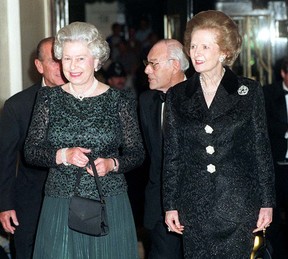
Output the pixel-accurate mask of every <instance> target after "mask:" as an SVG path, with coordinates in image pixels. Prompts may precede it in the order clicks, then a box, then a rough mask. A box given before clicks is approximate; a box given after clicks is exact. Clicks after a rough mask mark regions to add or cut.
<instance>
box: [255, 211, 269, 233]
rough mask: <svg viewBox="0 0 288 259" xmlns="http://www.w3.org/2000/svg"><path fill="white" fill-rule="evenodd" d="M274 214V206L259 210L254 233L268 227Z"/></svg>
mask: <svg viewBox="0 0 288 259" xmlns="http://www.w3.org/2000/svg"><path fill="white" fill-rule="evenodd" d="M272 215H273V209H272V208H261V209H260V211H259V216H258V221H257V228H256V229H254V230H253V233H255V232H258V231H260V230H263V229H266V228H268V227H269V226H270V223H271V222H272Z"/></svg>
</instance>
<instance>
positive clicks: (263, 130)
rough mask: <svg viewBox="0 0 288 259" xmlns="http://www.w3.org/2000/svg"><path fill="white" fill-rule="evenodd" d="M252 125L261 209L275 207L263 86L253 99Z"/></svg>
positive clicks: (272, 169) (257, 89)
mask: <svg viewBox="0 0 288 259" xmlns="http://www.w3.org/2000/svg"><path fill="white" fill-rule="evenodd" d="M252 113H253V114H252V123H253V127H254V137H255V150H256V155H255V158H256V161H255V162H256V168H257V169H258V181H259V185H260V199H261V207H262V208H267V207H274V206H275V190H274V168H273V160H272V155H271V147H270V142H269V137H268V131H267V122H266V113H265V104H264V95H263V91H262V89H261V86H258V87H257V88H256V94H255V95H254V99H253V109H252Z"/></svg>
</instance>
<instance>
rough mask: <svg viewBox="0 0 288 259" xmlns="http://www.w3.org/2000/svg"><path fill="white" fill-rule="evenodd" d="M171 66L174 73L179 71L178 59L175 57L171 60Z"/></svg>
mask: <svg viewBox="0 0 288 259" xmlns="http://www.w3.org/2000/svg"><path fill="white" fill-rule="evenodd" d="M173 68H174V72H175V73H178V72H179V70H180V68H181V67H180V61H179V60H177V59H175V60H173Z"/></svg>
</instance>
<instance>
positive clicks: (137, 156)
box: [117, 95, 145, 173]
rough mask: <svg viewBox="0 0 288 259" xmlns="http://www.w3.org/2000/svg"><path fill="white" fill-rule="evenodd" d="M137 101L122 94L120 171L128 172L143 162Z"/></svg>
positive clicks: (143, 152) (120, 109)
mask: <svg viewBox="0 0 288 259" xmlns="http://www.w3.org/2000/svg"><path fill="white" fill-rule="evenodd" d="M136 108H137V103H136V101H135V100H131V99H130V98H126V97H125V96H124V95H122V96H121V102H120V107H119V118H120V127H121V129H122V139H123V141H122V145H121V155H120V156H119V157H117V159H118V161H119V170H118V172H119V173H121V172H122V173H124V172H128V171H130V170H132V169H134V168H136V167H138V166H140V165H141V164H142V162H143V161H144V157H145V151H144V146H143V141H142V136H141V133H140V128H139V122H138V116H137V109H136Z"/></svg>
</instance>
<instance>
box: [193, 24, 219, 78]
mask: <svg viewBox="0 0 288 259" xmlns="http://www.w3.org/2000/svg"><path fill="white" fill-rule="evenodd" d="M216 39H217V34H216V31H215V30H213V29H211V30H210V29H199V30H196V31H193V32H192V34H191V42H190V58H191V61H192V64H193V66H194V68H195V70H196V71H197V72H199V73H203V72H204V73H205V72H210V71H213V70H214V69H217V68H219V66H221V67H222V65H221V62H220V61H219V58H220V56H223V57H225V55H223V53H222V52H221V51H220V48H219V45H218V44H217V43H216V42H217V41H216Z"/></svg>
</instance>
